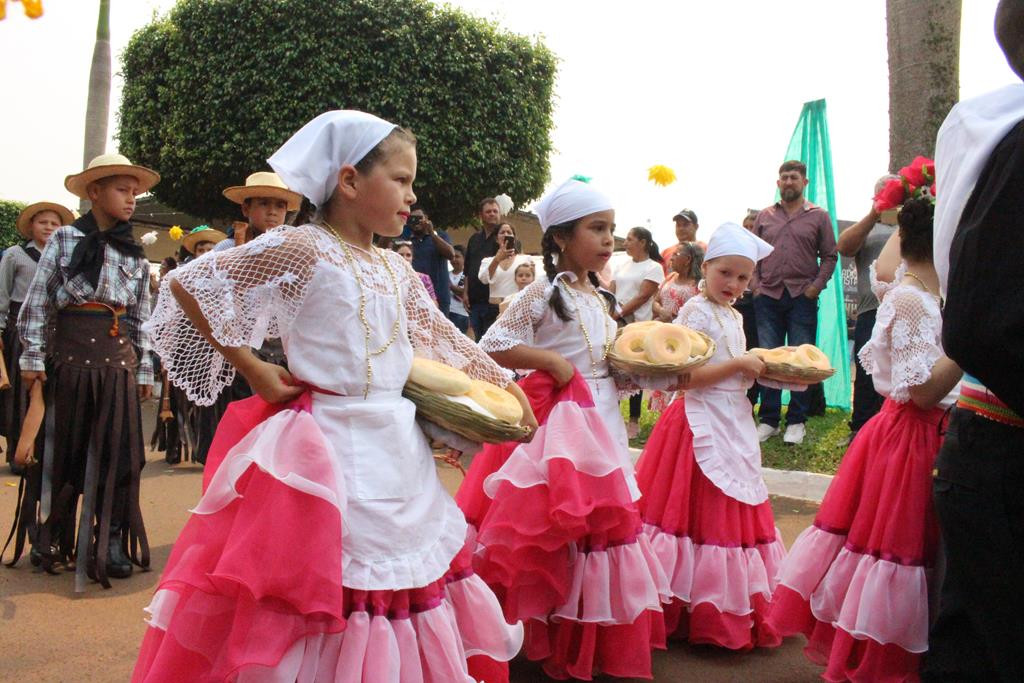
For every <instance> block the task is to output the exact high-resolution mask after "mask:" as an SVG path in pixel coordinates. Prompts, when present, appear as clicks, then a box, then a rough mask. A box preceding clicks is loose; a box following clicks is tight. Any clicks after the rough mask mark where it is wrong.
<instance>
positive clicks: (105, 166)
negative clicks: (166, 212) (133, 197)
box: [64, 154, 160, 199]
mask: <svg viewBox="0 0 1024 683" xmlns="http://www.w3.org/2000/svg"><path fill="white" fill-rule="evenodd" d="M115 175H130V176H134V177H135V179H136V180H138V181H139V194H142V193H143V192H148V191H149V190H150V189H151V188H152V187H153V186H154V185H156V184H157V183H159V182H160V174H159V173H157V172H156V171H153V170H151V169H148V168H146V167H145V166H136V165H135V164H133V163H132V162H130V161H128V158H127V157H125V156H122V155H121V154H101V155H99V156H98V157H96V158H95V159H93V160H92V161H90V162H89V167H88V168H86V169H85V170H84V171H82V172H81V173H76V174H74V175H69V176H68V177H67V178H65V179H64V187H66V188H67V189H68V192H70V193H71V194H73V195H75V196H76V197H81V198H82V199H88V198H89V196H88V194H86V191H85V189H86V188H87V187H88V186H89V183H93V182H96V181H97V180H101V179H103V178H109V177H111V176H115Z"/></svg>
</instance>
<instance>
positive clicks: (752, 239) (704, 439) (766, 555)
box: [637, 223, 785, 650]
mask: <svg viewBox="0 0 1024 683" xmlns="http://www.w3.org/2000/svg"><path fill="white" fill-rule="evenodd" d="M771 250H772V247H771V245H769V244H768V243H766V242H764V241H763V240H761V239H759V238H758V237H756V236H754V235H753V234H752V233H750V232H748V231H746V230H744V229H743V228H741V227H740V226H738V225H735V224H732V223H726V224H725V225H722V226H721V227H719V228H718V229H717V230H716V231H715V233H714V234H713V235H712V236H711V240H710V241H709V242H708V249H707V255H706V257H705V261H704V264H703V266H702V270H703V273H704V280H703V283H702V284H703V287H702V293H701V294H699V295H697V296H695V297H693V298H692V299H690V300H689V301H687V302H686V304H685V305H684V306H683V308H682V310H681V311H680V312H679V316H678V317H677V318H676V323H678V324H682V325H685V326H687V327H689V328H692V329H694V330H698V331H700V332H704V333H705V334H707V335H708V336H709V337H711V338H712V339H713V340H714V342H715V344H716V349H715V353H714V355H713V356H712V358H711V360H710V362H709V363H708V364H707V365H704V366H702V367H700V368H697V369H696V370H694V371H693V372H692V374H691V377H690V381H689V384H688V385H687V387H686V391H685V393H684V394H683V395H682V397H680V398H678V399H676V401H674V402H673V403H672V405H670V406H669V407H668V410H666V411H665V412H664V413H662V415H661V418H660V419H659V420H658V422H657V423H656V424H655V426H654V430H653V431H652V432H651V437H650V439H649V440H648V441H647V446H646V447H645V448H644V452H643V455H642V456H641V457H640V461H639V462H638V463H637V481H638V483H639V485H640V490H641V491H642V492H643V498H642V499H641V500H640V513H641V515H642V516H643V521H644V534H645V535H646V536H647V538H648V539H649V540H650V543H651V546H652V547H653V548H654V552H655V553H656V555H657V556H658V559H659V560H660V562H661V567H662V570H663V571H664V572H665V574H666V575H667V576H668V579H669V583H670V586H671V592H672V602H671V604H669V605H668V606H666V608H665V627H666V630H667V631H668V633H669V634H670V635H671V634H673V633H674V634H675V635H677V636H679V637H683V638H686V639H688V640H689V641H690V642H692V643H707V644H712V645H718V646H720V647H726V648H730V649H734V650H745V649H749V648H752V647H755V646H756V647H774V646H777V645H778V644H779V643H780V640H781V639H780V638H779V637H778V636H777V635H775V634H774V633H773V632H772V631H770V630H769V629H766V628H765V627H764V624H763V619H764V615H765V612H766V611H767V608H768V604H769V600H770V598H771V593H772V590H773V589H774V588H775V576H776V573H777V571H778V568H779V565H780V563H781V561H782V558H783V557H784V555H785V549H784V548H783V546H782V542H781V540H780V538H779V532H778V530H777V529H776V528H775V520H774V517H773V516H772V509H771V505H770V503H769V502H768V490H767V488H766V487H765V484H764V480H763V479H762V478H761V449H760V444H759V443H758V441H757V431H756V427H755V425H754V420H753V417H752V416H751V414H750V403H749V402H748V401H747V399H746V391H747V389H748V388H749V387H750V385H751V383H752V382H753V380H754V379H755V378H756V377H757V376H758V375H760V373H761V372H762V370H763V368H764V364H763V363H762V362H761V361H760V360H759V359H758V358H757V357H756V356H753V355H750V354H747V353H746V343H745V339H744V335H743V321H742V319H741V318H740V315H739V313H737V312H736V310H735V309H734V308H733V307H732V305H731V302H732V301H733V300H735V299H736V298H737V297H739V296H740V295H741V294H743V292H744V291H745V290H746V288H747V284H748V282H749V281H750V277H751V276H752V274H753V272H754V264H755V263H756V262H757V261H758V260H760V259H761V258H764V257H765V256H767V255H768V254H769V253H771Z"/></svg>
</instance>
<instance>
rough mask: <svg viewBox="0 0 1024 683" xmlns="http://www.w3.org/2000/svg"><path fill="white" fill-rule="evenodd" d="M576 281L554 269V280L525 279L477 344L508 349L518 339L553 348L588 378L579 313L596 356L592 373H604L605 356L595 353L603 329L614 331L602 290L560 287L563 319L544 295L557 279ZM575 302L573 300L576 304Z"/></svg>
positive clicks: (605, 334)
mask: <svg viewBox="0 0 1024 683" xmlns="http://www.w3.org/2000/svg"><path fill="white" fill-rule="evenodd" d="M563 280H564V281H565V282H566V283H571V282H575V281H576V276H575V275H574V274H572V273H569V272H563V273H559V274H558V275H557V276H556V277H555V282H554V283H551V282H548V281H547V278H541V279H538V280H535V281H534V282H532V283H531V284H529V285H527V286H526V288H524V289H523V290H522V291H521V292H520V293H519V294H518V295H517V296H516V298H515V299H513V300H512V303H510V304H509V306H508V308H507V309H505V312H504V313H502V314H501V315H500V316H498V319H497V320H496V321H495V323H494V324H493V325H491V327H490V329H488V330H487V334H485V335H484V336H483V339H481V340H480V348H481V349H483V350H484V351H486V352H488V353H492V352H495V351H508V350H509V349H511V348H514V347H516V346H519V345H520V344H523V345H525V346H532V347H534V348H538V349H545V350H547V351H554V352H555V353H557V354H559V355H560V356H562V357H563V358H565V359H566V360H567V361H569V362H570V363H572V364H573V366H575V367H576V369H577V370H579V371H580V374H581V375H583V377H584V379H591V378H592V377H593V374H592V372H591V370H592V368H591V357H590V356H589V354H590V353H591V352H590V351H588V349H587V340H586V339H585V338H584V337H583V332H582V331H581V330H580V323H579V320H580V318H579V317H577V316H582V322H583V325H585V326H586V328H587V335H589V337H590V346H591V349H592V353H593V359H594V360H596V361H598V362H597V364H596V366H595V367H594V368H593V370H595V371H596V373H597V376H598V377H607V376H608V361H607V360H605V359H602V358H601V354H602V352H603V351H604V345H605V343H606V342H607V340H608V338H609V335H611V336H612V337H614V336H615V333H616V331H617V328H616V325H615V321H614V320H612V318H611V317H610V316H609V315H608V302H607V300H606V299H605V297H604V296H601V295H598V296H594V295H593V294H592V293H587V292H581V291H578V290H574V293H575V294H576V296H575V297H573V296H571V295H570V294H568V293H566V292H565V290H564V289H563V290H562V302H563V303H564V304H565V311H566V313H568V314H569V316H570V317H571V318H572V320H570V321H568V322H566V321H564V320H562V319H561V318H559V317H558V316H557V315H556V314H555V311H554V310H553V309H552V308H551V305H550V304H549V300H550V299H551V291H552V289H553V288H554V287H555V286H562V285H559V284H558V283H560V282H562V281H563ZM577 304H579V306H577Z"/></svg>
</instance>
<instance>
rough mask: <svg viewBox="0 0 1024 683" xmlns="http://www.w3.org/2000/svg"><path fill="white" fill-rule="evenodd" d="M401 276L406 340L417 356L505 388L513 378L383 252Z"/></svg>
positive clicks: (404, 267)
mask: <svg viewBox="0 0 1024 683" xmlns="http://www.w3.org/2000/svg"><path fill="white" fill-rule="evenodd" d="M384 253H385V255H386V256H387V258H389V259H390V260H391V266H392V268H394V269H395V271H396V272H399V273H401V277H402V290H403V291H402V301H403V303H404V305H405V311H406V316H407V317H408V319H409V339H410V341H411V342H412V348H413V351H414V353H415V354H416V355H417V356H420V357H423V358H429V359H431V360H436V361H439V362H441V363H445V364H446V365H450V366H452V367H455V368H459V369H460V370H462V371H463V372H465V373H466V374H468V375H469V376H470V377H472V378H474V379H482V380H484V381H486V382H490V383H491V384H497V385H498V386H501V387H503V386H505V385H506V384H508V383H509V382H511V381H512V379H513V375H512V372H511V371H509V370H505V369H504V368H502V367H501V366H500V365H498V364H497V363H495V362H494V360H492V359H491V357H490V356H488V355H487V354H486V353H484V352H483V351H481V350H480V348H479V347H478V346H477V345H476V344H474V343H473V340H472V339H470V338H469V337H467V336H466V335H464V334H463V333H462V332H460V331H459V328H457V327H455V324H454V323H452V321H451V320H448V318H446V317H445V316H444V314H443V313H441V309H440V308H438V307H437V304H436V303H434V300H433V299H431V298H430V294H429V293H428V292H427V288H426V287H424V286H423V282H422V280H421V279H420V277H419V275H418V274H417V273H416V272H415V271H413V269H412V267H411V266H410V265H409V264H408V262H406V260H405V259H403V258H402V257H401V256H399V255H398V254H395V253H394V252H384Z"/></svg>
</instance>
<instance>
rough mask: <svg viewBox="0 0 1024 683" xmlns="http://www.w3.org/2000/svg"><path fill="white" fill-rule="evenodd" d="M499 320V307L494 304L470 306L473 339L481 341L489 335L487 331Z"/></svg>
mask: <svg viewBox="0 0 1024 683" xmlns="http://www.w3.org/2000/svg"><path fill="white" fill-rule="evenodd" d="M497 319H498V307H497V306H495V305H494V304H489V303H483V304H470V305H469V326H470V327H472V328H473V338H474V339H476V340H477V341H480V338H481V337H483V336H484V335H485V334H487V330H488V329H489V328H490V327H491V325H493V324H494V321H495V320H497Z"/></svg>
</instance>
